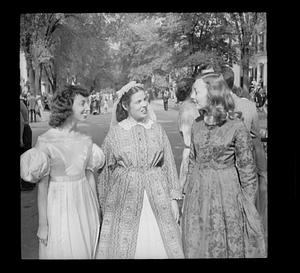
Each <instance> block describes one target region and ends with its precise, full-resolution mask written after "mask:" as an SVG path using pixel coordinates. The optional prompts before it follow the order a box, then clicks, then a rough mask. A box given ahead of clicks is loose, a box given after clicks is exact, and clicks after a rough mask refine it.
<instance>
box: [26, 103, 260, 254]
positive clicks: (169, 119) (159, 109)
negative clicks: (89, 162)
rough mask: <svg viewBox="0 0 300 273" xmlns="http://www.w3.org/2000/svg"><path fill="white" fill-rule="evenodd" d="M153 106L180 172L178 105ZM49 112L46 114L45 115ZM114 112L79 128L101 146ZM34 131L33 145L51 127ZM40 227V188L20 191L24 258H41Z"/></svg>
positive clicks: (35, 127)
mask: <svg viewBox="0 0 300 273" xmlns="http://www.w3.org/2000/svg"><path fill="white" fill-rule="evenodd" d="M151 104H152V106H153V109H154V111H155V113H156V115H157V119H158V122H159V123H161V124H162V126H163V127H164V129H165V130H166V132H167V135H168V137H169V140H170V143H171V146H172V150H173V154H174V157H175V163H176V167H177V171H178V172H179V169H180V162H181V158H182V157H181V152H182V149H183V141H182V139H181V136H180V135H179V133H178V128H177V115H178V112H177V108H176V106H175V105H174V104H173V103H172V102H171V103H170V105H169V110H168V111H164V110H163V104H162V101H160V100H158V101H153V102H152V103H151ZM46 115H47V114H46ZM110 117H111V113H110V112H108V113H106V114H102V115H95V116H92V115H91V116H89V117H88V119H87V122H86V123H81V124H79V129H80V130H81V131H83V132H86V133H87V134H89V135H90V136H92V138H93V141H94V142H95V143H96V144H98V145H99V146H101V144H102V142H103V139H104V137H105V135H106V134H107V132H108V129H109V123H110ZM261 122H262V127H265V126H266V120H265V118H264V117H263V116H261ZM30 125H31V128H32V131H33V139H32V144H33V145H35V143H36V140H37V137H38V136H39V135H41V134H42V133H44V132H45V131H47V130H48V129H49V128H50V127H49V125H48V124H47V121H43V122H37V123H31V124H30ZM37 226H38V211H37V189H36V188H35V189H34V190H33V191H28V192H21V251H22V253H21V257H22V258H23V259H37V258H38V240H37V238H36V231H37Z"/></svg>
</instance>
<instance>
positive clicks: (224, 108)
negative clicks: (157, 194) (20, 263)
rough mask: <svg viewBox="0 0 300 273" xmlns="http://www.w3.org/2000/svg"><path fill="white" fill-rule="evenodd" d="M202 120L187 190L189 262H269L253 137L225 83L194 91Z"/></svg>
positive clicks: (206, 81)
mask: <svg viewBox="0 0 300 273" xmlns="http://www.w3.org/2000/svg"><path fill="white" fill-rule="evenodd" d="M192 98H193V99H195V101H196V102H197V105H198V108H199V109H200V112H202V113H203V115H202V119H201V118H198V119H197V120H196V122H194V124H193V127H192V133H191V147H190V149H191V151H190V156H189V158H190V159H189V167H188V175H187V179H186V182H185V185H184V193H185V200H184V207H183V222H182V228H183V234H182V236H183V248H184V254H185V257H186V258H250V257H252V258H257V257H265V256H266V254H265V252H266V251H265V242H264V236H263V227H262V224H261V219H260V217H259V214H258V212H257V210H256V208H255V204H254V203H255V193H256V190H257V176H256V169H255V162H254V160H253V156H252V152H251V150H252V144H251V138H250V134H249V132H248V130H247V128H246V126H245V125H244V123H243V122H242V121H241V120H240V119H237V118H236V117H235V113H234V112H233V109H234V102H233V99H232V97H231V95H230V90H229V89H228V86H227V84H226V82H225V81H224V79H223V77H222V76H221V75H220V74H217V73H211V74H209V75H205V76H203V77H202V78H199V79H197V80H196V81H195V83H194V86H193V93H192Z"/></svg>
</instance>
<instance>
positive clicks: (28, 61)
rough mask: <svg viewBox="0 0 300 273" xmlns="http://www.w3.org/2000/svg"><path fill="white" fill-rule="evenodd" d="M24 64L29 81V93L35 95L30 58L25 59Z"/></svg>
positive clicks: (33, 75)
mask: <svg viewBox="0 0 300 273" xmlns="http://www.w3.org/2000/svg"><path fill="white" fill-rule="evenodd" d="M26 64H27V71H28V80H29V87H30V93H32V94H34V95H35V86H34V82H35V73H34V70H33V67H32V62H31V59H30V58H26Z"/></svg>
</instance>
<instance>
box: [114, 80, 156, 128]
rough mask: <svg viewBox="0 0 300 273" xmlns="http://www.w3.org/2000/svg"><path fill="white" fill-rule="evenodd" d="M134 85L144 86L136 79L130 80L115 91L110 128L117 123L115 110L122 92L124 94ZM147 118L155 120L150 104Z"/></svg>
mask: <svg viewBox="0 0 300 273" xmlns="http://www.w3.org/2000/svg"><path fill="white" fill-rule="evenodd" d="M135 86H139V87H144V85H143V84H141V83H137V82H136V81H131V82H129V83H127V84H126V85H124V86H123V87H122V88H121V89H120V90H119V91H117V92H116V94H117V96H118V99H117V100H116V101H115V103H114V105H113V108H112V116H111V122H110V128H111V127H112V126H114V125H117V124H118V121H117V113H116V111H117V105H118V103H119V102H120V100H121V98H122V96H123V95H124V94H126V93H127V92H128V91H129V90H130V89H131V88H132V87H135ZM148 118H150V119H152V120H153V121H156V115H155V113H154V111H153V109H152V107H151V106H150V104H149V105H148Z"/></svg>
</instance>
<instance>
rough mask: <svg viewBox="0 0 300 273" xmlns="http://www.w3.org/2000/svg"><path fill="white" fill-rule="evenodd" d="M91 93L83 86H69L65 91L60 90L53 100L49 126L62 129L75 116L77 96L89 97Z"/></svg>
mask: <svg viewBox="0 0 300 273" xmlns="http://www.w3.org/2000/svg"><path fill="white" fill-rule="evenodd" d="M89 94H90V92H89V91H88V90H86V89H84V88H83V87H81V86H73V85H68V86H65V88H64V89H62V90H58V91H56V92H55V94H54V95H53V97H52V100H51V114H50V119H49V125H50V126H51V127H54V128H56V127H60V126H61V125H62V124H63V123H64V122H65V121H66V119H67V118H68V117H70V116H71V115H72V114H73V110H72V107H73V103H74V98H75V96H76V95H82V96H83V97H88V96H89Z"/></svg>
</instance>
